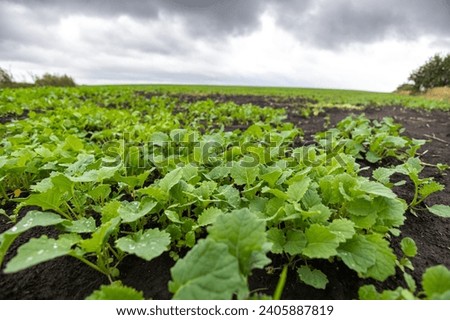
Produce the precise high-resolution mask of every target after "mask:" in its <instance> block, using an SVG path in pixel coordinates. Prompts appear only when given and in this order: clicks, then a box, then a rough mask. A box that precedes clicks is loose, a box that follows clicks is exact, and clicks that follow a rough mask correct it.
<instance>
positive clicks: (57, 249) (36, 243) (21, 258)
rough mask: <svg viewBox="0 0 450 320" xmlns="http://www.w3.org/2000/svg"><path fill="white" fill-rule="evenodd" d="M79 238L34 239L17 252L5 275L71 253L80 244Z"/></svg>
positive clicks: (45, 237) (43, 237)
mask: <svg viewBox="0 0 450 320" xmlns="http://www.w3.org/2000/svg"><path fill="white" fill-rule="evenodd" d="M79 240H80V238H77V237H61V238H59V239H58V240H55V239H49V238H48V237H47V236H42V237H40V238H37V239H36V238H33V239H31V240H30V241H28V242H27V243H25V244H24V245H22V246H21V247H20V248H19V249H18V250H17V255H16V256H15V257H14V258H12V259H11V261H9V263H8V264H7V265H6V268H5V273H13V272H17V271H21V270H23V269H26V268H29V267H31V266H34V265H36V264H38V263H41V262H45V261H48V260H52V259H54V258H58V257H61V256H64V255H67V254H69V253H70V251H71V248H72V246H73V245H74V244H75V243H76V242H78V241H79Z"/></svg>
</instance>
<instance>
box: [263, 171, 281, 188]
mask: <svg viewBox="0 0 450 320" xmlns="http://www.w3.org/2000/svg"><path fill="white" fill-rule="evenodd" d="M281 174H282V171H281V170H280V169H279V168H274V169H272V171H270V172H267V173H265V174H263V175H261V179H262V180H264V181H266V182H267V183H268V184H269V186H270V187H271V188H273V187H274V186H275V184H276V182H277V181H278V179H279V178H280V176H281Z"/></svg>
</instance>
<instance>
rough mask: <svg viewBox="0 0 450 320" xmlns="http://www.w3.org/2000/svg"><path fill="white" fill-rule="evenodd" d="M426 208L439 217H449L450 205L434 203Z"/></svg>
mask: <svg viewBox="0 0 450 320" xmlns="http://www.w3.org/2000/svg"><path fill="white" fill-rule="evenodd" d="M427 208H428V210H429V211H430V212H431V213H433V214H435V215H437V216H439V217H443V218H450V206H444V205H442V204H435V205H434V206H432V207H427Z"/></svg>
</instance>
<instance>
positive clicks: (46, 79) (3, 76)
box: [0, 67, 76, 88]
mask: <svg viewBox="0 0 450 320" xmlns="http://www.w3.org/2000/svg"><path fill="white" fill-rule="evenodd" d="M32 78H33V82H32V83H30V82H17V81H15V79H14V76H13V75H12V73H11V72H9V71H7V70H6V69H3V68H1V67H0V88H24V87H33V86H38V87H75V86H76V83H75V80H74V79H73V78H72V77H71V76H68V75H66V74H63V75H58V74H50V73H44V74H43V75H42V76H37V75H32Z"/></svg>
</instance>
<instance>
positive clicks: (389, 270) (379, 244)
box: [365, 234, 397, 281]
mask: <svg viewBox="0 0 450 320" xmlns="http://www.w3.org/2000/svg"><path fill="white" fill-rule="evenodd" d="M366 239H367V240H368V241H369V242H370V243H371V244H372V245H373V252H374V254H375V264H374V265H373V266H371V267H370V268H368V270H367V272H366V273H365V276H367V277H371V278H373V279H375V280H378V281H384V280H386V279H387V278H388V277H389V276H392V275H394V274H395V266H396V264H395V262H396V260H397V257H396V256H395V254H394V253H393V252H392V249H391V248H390V247H389V242H388V241H387V240H385V239H383V237H382V236H381V235H379V234H371V235H368V236H366Z"/></svg>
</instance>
